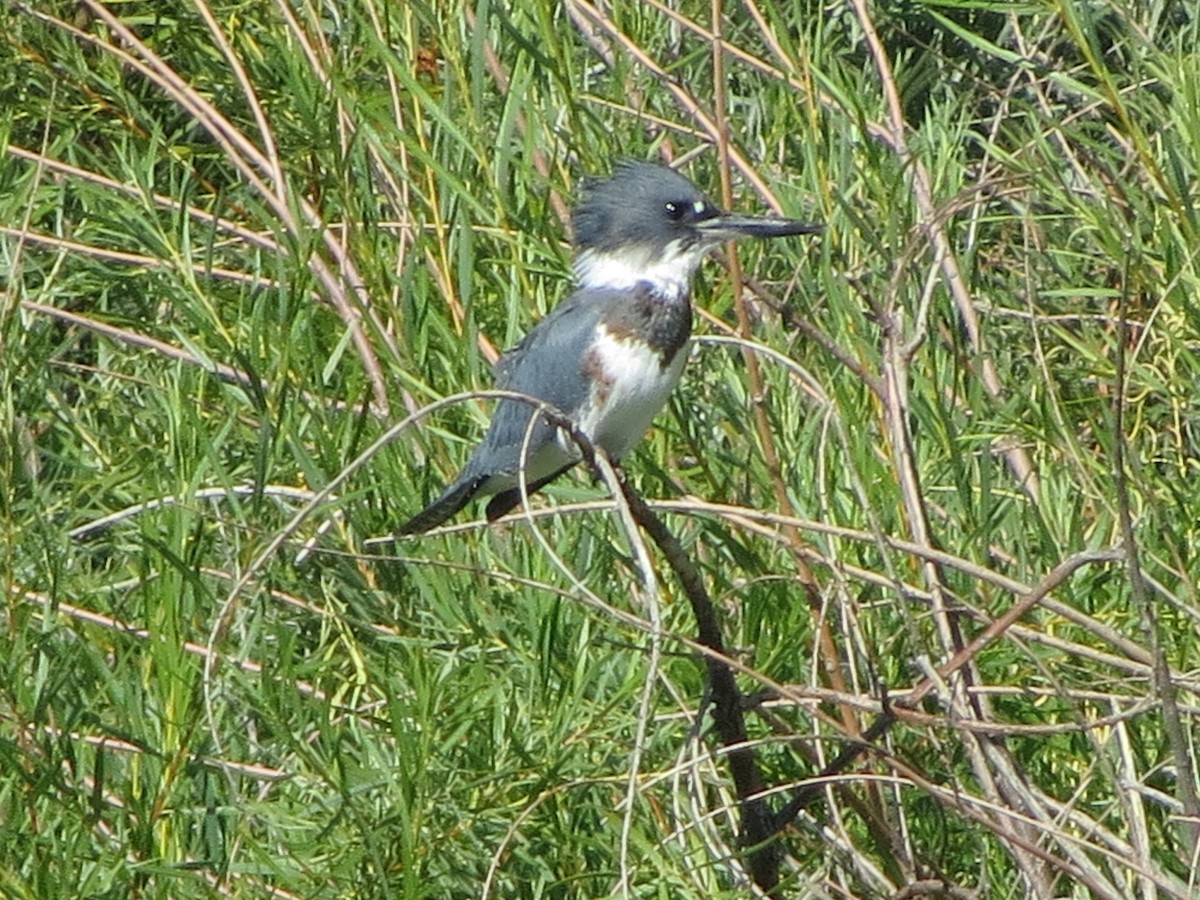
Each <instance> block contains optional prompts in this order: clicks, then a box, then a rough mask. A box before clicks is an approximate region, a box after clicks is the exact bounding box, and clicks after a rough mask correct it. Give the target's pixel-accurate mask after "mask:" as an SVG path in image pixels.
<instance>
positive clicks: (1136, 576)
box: [1113, 253, 1200, 859]
mask: <svg viewBox="0 0 1200 900" xmlns="http://www.w3.org/2000/svg"><path fill="white" fill-rule="evenodd" d="M1123 274H1124V277H1123V278H1122V281H1123V285H1122V290H1121V297H1120V300H1119V301H1118V307H1117V347H1116V359H1115V361H1114V367H1115V369H1116V385H1115V390H1114V391H1113V475H1114V477H1115V480H1116V488H1117V511H1118V514H1119V516H1120V522H1121V542H1122V544H1123V545H1124V547H1125V566H1126V571H1127V573H1128V576H1129V591H1130V594H1131V595H1132V597H1133V605H1134V609H1136V610H1137V611H1138V615H1139V617H1140V618H1141V620H1142V628H1143V629H1144V630H1145V632H1146V636H1147V639H1148V640H1149V643H1150V654H1151V656H1152V657H1153V659H1152V663H1151V673H1152V678H1153V683H1154V690H1155V693H1156V694H1157V695H1158V700H1159V702H1160V703H1161V704H1162V718H1163V731H1164V732H1166V736H1167V747H1168V748H1169V749H1170V752H1171V757H1172V759H1173V760H1174V762H1175V767H1176V770H1177V775H1176V778H1175V783H1176V785H1178V788H1177V790H1178V800H1179V802H1180V803H1181V804H1182V805H1183V812H1184V816H1185V818H1184V822H1185V823H1186V824H1185V825H1184V827H1183V829H1182V836H1183V838H1184V846H1185V848H1186V850H1187V852H1188V856H1189V857H1190V858H1193V859H1194V858H1195V857H1196V854H1197V851H1198V849H1200V798H1197V796H1196V773H1195V770H1194V768H1193V766H1192V759H1191V755H1190V753H1189V752H1188V738H1187V736H1186V734H1185V733H1184V727H1183V721H1182V719H1181V718H1180V715H1179V705H1178V702H1177V700H1176V695H1175V683H1174V682H1173V681H1172V680H1171V667H1170V665H1169V664H1168V663H1167V655H1166V650H1164V649H1163V644H1162V636H1161V634H1160V633H1159V625H1158V614H1157V612H1156V610H1155V608H1154V604H1153V603H1151V602H1150V598H1149V596H1148V593H1147V590H1146V581H1145V578H1144V576H1143V574H1142V565H1141V555H1140V552H1139V550H1138V542H1137V536H1136V535H1135V534H1134V529H1133V515H1132V513H1131V512H1130V497H1129V477H1128V473H1127V472H1126V455H1127V454H1126V442H1125V388H1126V372H1127V364H1126V361H1125V342H1126V341H1127V340H1128V339H1129V320H1128V313H1129V255H1128V253H1126V259H1125V271H1124V273H1123Z"/></svg>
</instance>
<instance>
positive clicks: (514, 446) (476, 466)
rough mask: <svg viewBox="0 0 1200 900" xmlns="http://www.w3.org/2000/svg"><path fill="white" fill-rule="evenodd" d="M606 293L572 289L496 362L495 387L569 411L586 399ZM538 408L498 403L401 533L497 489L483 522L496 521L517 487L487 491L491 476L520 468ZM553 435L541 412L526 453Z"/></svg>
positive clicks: (537, 482) (532, 487)
mask: <svg viewBox="0 0 1200 900" xmlns="http://www.w3.org/2000/svg"><path fill="white" fill-rule="evenodd" d="M608 299H609V297H608V294H607V293H597V292H591V293H587V294H585V293H582V292H578V293H575V294H573V295H572V296H570V297H568V298H567V299H566V300H564V301H563V302H562V303H560V304H559V305H558V306H557V307H555V309H554V310H553V311H552V312H551V313H550V315H548V316H547V317H546V318H544V319H543V320H542V321H541V322H539V323H538V324H537V325H536V326H535V327H534V328H533V330H532V331H530V332H529V333H528V334H527V335H525V338H524V339H523V340H522V341H521V342H520V343H519V344H517V346H516V347H514V348H513V349H512V350H510V351H508V352H507V353H505V354H504V356H502V357H501V358H500V359H499V360H498V361H497V363H496V367H495V378H496V387H498V388H501V389H503V390H508V391H516V392H518V393H521V394H528V395H529V396H531V397H534V398H536V399H538V400H543V401H545V402H546V403H549V404H550V405H552V406H553V407H554V408H555V409H558V410H560V411H561V412H564V413H566V414H567V415H574V414H576V413H577V412H578V411H579V409H580V407H581V406H582V405H583V404H584V403H585V402H586V401H587V399H588V394H589V392H590V391H591V385H590V383H589V382H588V381H587V379H586V378H585V377H584V374H583V370H582V363H583V360H584V357H585V355H586V353H587V349H588V347H589V346H590V345H591V342H592V340H593V339H594V338H595V334H596V324H597V323H598V322H599V321H600V317H601V315H602V314H603V312H604V309H605V307H606V300H608ZM535 409H536V407H534V406H533V405H531V404H529V403H524V402H521V401H518V400H501V401H500V402H499V403H498V404H497V406H496V412H495V415H494V416H493V417H492V424H491V426H490V427H489V428H488V432H487V434H486V435H485V436H484V439H483V441H482V443H480V445H479V446H478V447H477V448H475V452H474V453H473V454H471V458H470V459H469V460H468V461H467V464H466V466H465V467H464V468H463V470H462V472H460V473H459V475H458V477H457V478H456V479H455V480H454V482H453V483H452V484H451V485H450V486H449V487H447V488H446V489H445V491H443V492H442V494H441V495H440V496H439V497H438V498H437V499H436V500H434V501H433V502H432V503H430V504H429V506H427V507H426V508H425V509H423V510H422V511H421V512H419V513H418V514H417V515H416V516H414V517H413V518H412V519H410V520H409V521H408V522H406V523H404V524H403V525H401V526H400V528H399V529H398V531H399V533H400V534H419V533H420V532H422V531H428V530H429V529H430V528H433V527H435V526H437V525H440V524H441V523H442V522H444V521H446V520H447V519H449V518H450V517H451V516H453V515H454V514H455V513H457V512H458V511H459V510H460V509H462V508H463V507H464V506H466V505H467V503H469V502H470V501H471V499H472V498H473V497H475V495H476V494H479V493H481V492H483V493H495V494H496V496H495V498H494V499H493V500H492V502H491V503H489V504H488V508H487V515H488V518H489V519H495V518H498V517H500V516H502V515H504V513H506V512H508V511H509V510H510V509H512V508H513V507H514V506H515V505H516V504H517V503H519V502H520V490H519V489H514V488H505V487H503V486H501V489H500V490H498V491H497V489H496V488H495V487H490V488H489V482H491V481H492V480H493V479H494V478H496V477H497V476H511V475H513V474H515V473H516V472H517V471H518V469H519V468H520V465H521V451H522V448H523V447H524V445H525V435H526V432H527V430H528V429H529V421H530V418H531V416H532V415H533V413H534V411H535ZM554 439H555V429H554V428H553V427H552V426H551V425H550V424H549V423H548V422H546V421H545V419H544V418H542V417H539V420H538V421H537V422H536V423H535V424H534V426H533V433H532V434H531V435H530V438H529V444H528V453H529V456H530V457H532V456H533V454H535V453H536V452H537V451H538V450H539V449H541V448H542V447H544V446H545V445H546V444H548V443H550V442H551V441H553V440H554ZM570 466H571V463H570V462H566V463H564V465H562V466H561V467H559V468H558V469H557V470H555V471H552V472H548V473H546V474H545V475H543V476H541V477H537V478H535V479H534V480H533V481H531V482H530V483H529V484H528V485H527V488H528V490H529V492H530V493H533V492H534V491H536V490H538V489H539V488H541V487H542V486H543V485H545V484H547V483H548V482H550V481H552V480H554V478H556V477H557V476H558V475H560V474H562V472H563V471H565V470H566V469H568V468H570Z"/></svg>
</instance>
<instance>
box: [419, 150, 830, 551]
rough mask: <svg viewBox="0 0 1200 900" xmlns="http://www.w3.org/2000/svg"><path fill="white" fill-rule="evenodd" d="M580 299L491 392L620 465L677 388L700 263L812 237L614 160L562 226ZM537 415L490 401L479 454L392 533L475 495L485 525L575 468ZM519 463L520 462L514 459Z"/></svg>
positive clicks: (422, 527) (504, 362)
mask: <svg viewBox="0 0 1200 900" xmlns="http://www.w3.org/2000/svg"><path fill="white" fill-rule="evenodd" d="M572 224H573V226H574V232H575V246H576V251H577V253H576V256H575V263H574V269H575V276H576V278H577V279H578V282H579V286H578V288H577V289H576V290H575V292H574V293H572V294H571V295H570V296H569V297H568V298H567V299H566V300H564V301H563V302H562V303H561V304H559V305H558V306H557V307H556V308H555V309H554V310H553V311H552V312H551V313H550V314H549V315H548V316H546V318H544V319H542V321H541V322H539V323H538V324H537V325H536V326H535V327H534V329H533V330H532V331H530V332H529V333H528V334H527V335H525V338H524V339H523V340H522V341H521V342H520V343H519V344H518V345H517V346H516V347H515V348H513V349H512V350H510V351H508V352H507V353H506V354H504V356H502V357H501V358H500V360H499V361H498V362H497V363H496V367H495V376H496V386H497V387H498V388H502V389H504V390H509V391H515V392H517V393H521V394H527V395H529V396H530V397H533V398H536V399H538V400H542V401H544V402H545V403H548V404H550V405H551V406H553V407H554V408H556V409H557V410H558V411H560V412H561V413H563V414H564V415H566V416H567V417H568V418H570V420H571V421H572V422H574V423H575V424H576V425H577V426H578V427H579V429H580V430H581V431H582V432H583V433H584V434H586V435H587V436H588V438H589V439H590V440H591V442H592V444H593V446H595V447H599V448H601V449H603V450H604V451H605V452H606V453H607V454H608V455H609V457H610V458H611V459H612V460H613V461H614V462H619V461H620V460H621V458H622V457H624V456H625V455H626V454H627V453H628V452H629V451H630V450H632V449H633V447H634V446H635V445H636V444H637V443H638V441H640V440H641V439H642V435H644V434H645V433H646V431H647V430H648V429H649V427H650V424H651V422H652V420H653V419H654V416H655V415H656V414H657V413H658V411H659V409H661V408H662V406H663V404H664V403H666V401H667V397H668V396H669V395H670V393H671V391H672V390H673V389H674V388H675V385H676V384H677V383H678V382H679V376H680V375H681V374H682V372H683V365H684V362H685V361H686V359H687V355H688V354H687V345H688V340H689V338H690V337H691V333H692V305H691V296H690V291H691V280H692V275H693V274H695V272H696V269H697V268H698V267H699V265H700V262H701V260H702V259H703V258H704V255H705V254H706V253H707V252H708V251H709V250H711V249H712V248H713V247H714V246H716V245H717V244H720V243H722V242H724V241H729V240H733V239H734V238H739V237H783V236H786V235H794V234H812V233H814V232H817V231H820V230H821V226H820V225H811V224H808V223H805V222H799V221H796V220H793V219H780V218H767V217H763V216H740V215H731V214H728V213H724V212H722V211H721V210H720V209H718V208H717V207H716V206H714V205H713V203H712V202H711V201H710V200H709V199H708V198H707V197H706V196H705V195H704V194H703V193H701V192H700V191H699V190H698V189H697V188H696V187H695V185H693V184H692V183H691V182H690V181H688V180H687V179H686V178H684V177H683V176H682V175H680V174H679V173H678V172H675V171H674V170H672V169H668V168H666V167H664V166H658V165H654V164H651V163H644V162H634V161H624V162H621V163H618V164H617V166H616V168H615V169H614V171H613V174H612V176H611V177H610V178H606V179H601V180H593V181H591V182H589V183H588V184H587V185H586V186H585V190H584V195H583V198H582V201H581V202H580V204H579V206H578V207H577V208H576V209H575V211H574V214H573V215H572ZM535 411H536V407H535V406H533V405H531V404H530V403H526V402H522V401H519V400H511V399H505V400H501V401H500V403H499V404H498V406H497V407H496V413H495V415H494V417H493V418H492V423H491V427H490V428H489V429H488V432H487V435H486V436H485V437H484V439H483V442H482V443H481V444H480V445H479V446H478V447H477V448H476V449H475V452H474V453H473V454H471V458H470V459H469V460H468V461H467V464H466V466H465V467H464V468H463V470H462V472H460V473H459V475H458V477H457V478H456V479H455V480H454V482H453V483H452V484H451V485H450V486H449V487H447V488H446V489H445V491H443V493H442V494H441V496H440V497H438V498H437V499H436V500H434V501H433V502H432V503H431V504H429V506H427V507H426V508H425V509H424V510H422V511H421V512H419V513H418V514H417V515H416V516H414V517H413V518H412V519H410V520H409V521H407V522H405V523H404V524H403V525H401V526H400V528H399V533H400V534H417V533H420V532H423V531H428V530H429V529H430V528H433V527H434V526H436V525H440V524H441V523H442V522H444V521H446V520H447V519H449V518H450V517H451V516H453V515H454V514H455V513H457V512H458V511H459V510H460V509H462V508H463V507H464V506H466V504H467V503H468V502H470V501H471V499H472V498H474V497H476V496H488V495H491V497H492V499H491V501H489V503H488V505H487V518H488V521H489V522H490V521H494V520H495V519H498V518H499V517H500V516H502V515H504V514H505V513H506V512H508V511H509V510H511V509H513V508H514V507H515V506H517V505H518V504H519V503H520V502H521V487H520V484H521V482H520V475H519V470H520V469H521V467H522V465H524V469H525V484H526V487H527V490H528V493H530V494H532V493H534V492H535V491H537V490H539V489H541V488H542V487H545V486H546V485H547V484H549V483H550V482H551V481H553V480H554V479H555V478H557V477H558V476H559V475H561V474H562V473H563V472H565V471H567V469H569V468H571V467H572V466H573V465H575V464H576V463H577V462H578V461H579V458H580V454H579V451H578V448H577V447H576V446H575V444H574V442H573V441H572V440H571V438H570V437H569V436H568V435H566V434H564V433H562V430H561V429H560V428H557V427H555V426H554V425H552V424H551V423H550V422H549V421H547V420H546V418H545V417H544V416H542V415H539V416H538V421H537V422H536V423H534V425H533V428H532V433H531V434H530V436H529V440H528V445H527V446H526V433H527V431H529V430H530V419H531V417H532V416H533V415H534V413H535ZM523 449H524V450H525V457H524V459H523V458H522V450H523Z"/></svg>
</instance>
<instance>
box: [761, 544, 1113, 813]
mask: <svg viewBox="0 0 1200 900" xmlns="http://www.w3.org/2000/svg"><path fill="white" fill-rule="evenodd" d="M1123 557H1124V552H1123V551H1122V550H1118V549H1110V550H1086V551H1084V552H1082V553H1076V554H1075V555H1074V556H1070V557H1068V558H1067V559H1065V560H1063V561H1062V562H1061V563H1059V564H1058V565H1057V566H1055V567H1054V568H1053V569H1051V570H1050V572H1049V573H1048V574H1047V575H1046V577H1045V578H1043V579H1042V580H1041V582H1040V583H1039V584H1038V585H1037V587H1035V588H1034V589H1033V590H1031V591H1030V592H1029V593H1028V594H1026V595H1025V596H1024V597H1022V598H1021V599H1020V600H1018V601H1017V602H1016V603H1014V604H1013V605H1012V606H1011V607H1010V608H1009V610H1008V612H1006V613H1005V614H1004V615H1002V616H1000V617H999V618H998V619H996V620H994V621H993V622H992V623H991V624H990V625H988V627H987V628H985V629H984V630H983V631H981V632H980V633H979V634H978V635H977V636H976V637H975V638H974V640H972V641H971V642H970V643H969V644H967V646H965V647H963V649H962V650H960V651H959V652H958V653H956V654H955V655H954V656H953V657H951V658H950V659H949V660H947V661H946V662H945V663H943V664H942V665H941V666H939V667H938V670H937V677H936V678H928V679H926V680H925V681H924V682H922V683H921V684H919V685H918V686H917V687H916V688H914V689H913V690H912V691H910V692H909V693H908V694H907V695H906V696H905V697H904V698H903V700H899V701H897V702H896V703H895V704H891V703H889V702H888V699H887V695H886V694H885V695H884V697H883V711H882V712H881V713H880V714H879V716H878V717H877V718H876V719H875V721H874V722H872V723H871V727H870V728H868V729H867V730H866V731H865V732H864V733H863V736H862V741H859V742H855V743H853V744H851V745H850V746H848V747H847V748H846V749H845V750H843V751H842V752H841V753H840V754H838V756H837V759H835V760H834V761H833V762H831V763H830V764H829V765H828V766H826V767H825V769H823V770H822V771H821V773H820V774H819V775H817V776H816V777H815V778H814V779H813V781H814V783H813V784H808V785H805V786H804V787H802V788H800V790H798V791H797V792H796V794H795V796H793V797H792V799H791V800H790V801H789V802H788V804H787V806H785V807H784V808H783V809H782V810H780V811H779V814H778V816H777V817H776V820H775V821H776V827H777V828H785V827H787V826H788V825H789V824H790V823H791V822H792V820H793V819H795V818H796V816H798V815H799V814H800V812H801V810H803V809H804V808H805V807H806V806H808V804H809V803H811V802H812V801H813V800H814V799H815V798H816V796H817V795H818V794H819V793H820V792H821V791H822V790H824V784H823V781H824V780H825V779H828V778H831V777H833V776H834V775H838V774H840V773H841V772H843V771H845V770H846V768H848V767H849V766H850V765H851V764H852V763H853V762H854V761H855V760H856V759H858V757H859V756H861V755H862V754H863V753H865V752H866V751H867V750H869V749H870V747H871V742H873V741H876V740H878V739H879V738H881V737H882V736H883V735H884V734H885V733H886V732H887V730H888V728H890V727H891V725H892V723H893V722H895V721H896V718H897V712H896V710H910V709H916V708H917V706H918V705H920V703H921V702H922V701H923V700H924V699H925V698H926V697H927V696H929V694H930V693H931V692H932V691H933V690H934V689H935V688H936V687H937V686H938V685H939V684H941V683H944V682H945V681H946V679H948V678H950V676H952V675H953V674H954V673H955V672H957V671H958V670H959V669H961V668H963V667H964V666H965V665H967V664H968V663H969V662H971V661H972V660H974V659H975V657H976V656H978V655H979V654H980V652H982V651H983V648H984V647H986V646H987V645H988V644H990V643H991V642H992V641H994V640H996V638H998V637H1000V635H1002V634H1004V633H1005V632H1006V631H1008V629H1009V628H1011V627H1012V626H1013V625H1014V624H1016V622H1017V620H1018V619H1020V618H1021V617H1022V616H1023V615H1025V613H1027V612H1029V610H1031V609H1032V608H1033V607H1034V606H1036V605H1037V604H1038V603H1040V602H1041V601H1042V600H1044V599H1045V598H1046V597H1047V595H1049V593H1050V592H1051V591H1053V590H1054V589H1055V588H1057V587H1058V586H1059V585H1061V584H1062V583H1063V582H1064V581H1066V580H1067V579H1068V578H1069V577H1070V576H1071V575H1072V574H1073V573H1074V572H1075V570H1076V569H1078V568H1080V567H1081V566H1085V565H1089V564H1090V563H1098V562H1114V561H1116V560H1120V559H1122V558H1123Z"/></svg>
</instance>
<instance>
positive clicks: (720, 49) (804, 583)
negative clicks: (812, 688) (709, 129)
mask: <svg viewBox="0 0 1200 900" xmlns="http://www.w3.org/2000/svg"><path fill="white" fill-rule="evenodd" d="M723 21H724V12H723V10H722V0H713V5H712V22H713V40H712V60H713V86H714V88H715V94H714V98H713V119H714V121H715V122H716V125H717V150H718V152H719V153H720V156H721V200H722V202H723V203H724V205H725V208H726V209H728V208H729V207H730V206H732V199H733V190H732V186H731V184H730V178H729V161H730V160H729V150H730V148H729V129H728V122H727V121H726V115H725V75H724V72H725V53H724V47H725V42H724V37H723V36H722V33H721V23H722V22H723ZM726 265H727V267H728V269H729V277H730V280H731V281H732V282H733V298H734V309H735V310H736V311H737V333H738V336H739V337H741V338H743V339H744V340H748V339H749V338H750V331H751V329H750V312H749V310H748V309H747V308H746V292H745V290H744V283H743V279H742V267H741V264H740V263H739V262H738V257H737V254H736V253H735V252H733V250H732V248H730V249H729V251H728V252H727V253H726ZM742 360H743V362H744V363H745V364H746V379H747V381H748V382H749V384H750V405H751V407H752V408H753V412H754V425H755V429H756V431H757V432H758V443H759V446H760V447H761V448H762V454H763V461H764V462H765V463H766V466H767V472H768V473H769V475H770V478H771V488H772V490H773V492H774V494H775V505H776V507H777V508H779V509H782V510H783V511H785V512H788V513H794V512H795V507H794V506H793V505H792V498H791V496H790V495H789V494H788V488H787V482H786V481H785V479H784V477H783V466H782V464H781V462H780V459H779V451H778V450H777V449H776V447H775V434H774V431H773V429H772V428H771V420H770V416H769V415H768V414H767V407H766V404H765V403H764V402H763V396H764V393H765V388H764V387H763V377H762V370H761V369H760V368H759V365H758V357H757V356H756V355H755V354H754V352H753V351H751V350H749V349H747V348H746V347H743V348H742ZM784 534H785V535H786V536H787V540H788V544H789V546H790V547H791V550H792V560H793V565H795V567H796V578H797V580H798V581H799V582H800V587H801V588H802V589H803V591H804V598H805V600H807V601H808V609H809V614H810V615H811V616H812V618H813V624H814V625H815V626H816V630H817V647H818V654H819V656H820V659H821V667H822V668H823V669H824V672H825V678H826V679H828V682H829V686H830V687H832V688H833V689H834V690H835V691H839V692H842V693H845V691H846V680H845V678H843V677H842V660H841V658H840V656H839V655H838V647H837V643H836V642H835V641H834V639H833V630H832V629H831V628H830V627H829V620H828V618H827V617H826V615H825V603H824V601H823V599H822V598H821V589H820V587H819V586H818V584H817V579H816V576H815V575H813V571H812V569H811V568H810V567H809V565H808V561H807V560H806V559H805V558H804V550H805V545H804V539H803V538H802V537H801V536H800V531H799V529H797V528H793V527H791V526H785V528H784ZM838 712H839V714H840V716H841V720H842V728H843V729H844V730H845V731H846V732H847V733H848V734H852V735H856V734H858V731H859V725H858V719H857V718H855V716H854V712H853V711H852V710H851V709H849V708H847V707H845V706H842V707H839V708H838Z"/></svg>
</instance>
